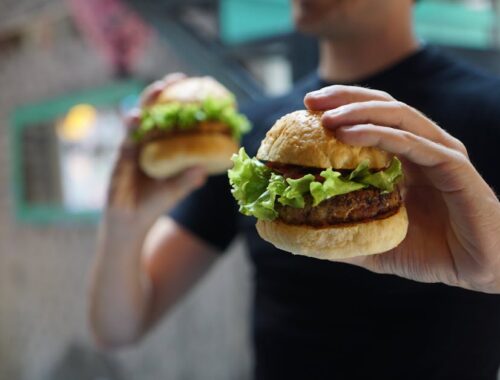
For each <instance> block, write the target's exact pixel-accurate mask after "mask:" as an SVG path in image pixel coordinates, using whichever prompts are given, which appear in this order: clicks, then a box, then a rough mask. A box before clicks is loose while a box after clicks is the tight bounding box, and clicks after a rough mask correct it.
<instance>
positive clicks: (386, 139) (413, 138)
mask: <svg viewBox="0 0 500 380" xmlns="http://www.w3.org/2000/svg"><path fill="white" fill-rule="evenodd" d="M335 135H336V137H337V138H338V139H339V140H341V141H342V142H344V143H346V144H350V145H355V146H366V147H367V146H374V147H378V148H380V149H383V150H385V151H388V152H390V153H393V154H396V155H399V156H401V157H403V158H405V159H407V160H408V161H410V162H412V163H414V164H417V165H419V166H421V167H423V169H424V170H425V173H426V175H427V177H428V178H429V180H430V181H431V182H432V183H433V184H434V186H435V187H436V188H437V189H438V190H440V191H442V192H444V193H451V192H458V191H461V190H463V189H464V188H466V187H467V186H469V185H470V184H471V183H470V180H468V179H467V178H470V170H471V164H470V162H469V161H468V160H467V158H466V157H465V156H464V155H463V154H462V153H460V152H458V151H456V150H453V149H450V148H448V147H445V146H443V145H441V144H438V143H435V142H433V141H431V140H428V139H425V138H423V137H421V136H418V135H415V134H413V133H410V132H407V131H402V130H397V129H394V128H389V127H381V126H376V125H371V124H365V125H355V126H350V127H340V128H338V129H337V130H336V132H335Z"/></svg>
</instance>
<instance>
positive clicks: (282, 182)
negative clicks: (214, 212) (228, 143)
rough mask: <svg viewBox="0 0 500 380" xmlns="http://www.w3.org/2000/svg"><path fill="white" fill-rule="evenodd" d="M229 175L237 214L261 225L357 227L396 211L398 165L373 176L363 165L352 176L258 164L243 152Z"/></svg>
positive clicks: (398, 201) (332, 171) (281, 165)
mask: <svg viewBox="0 0 500 380" xmlns="http://www.w3.org/2000/svg"><path fill="white" fill-rule="evenodd" d="M233 162H234V167H233V168H232V169H231V170H229V172H228V174H229V181H230V184H231V186H232V194H233V196H234V197H235V199H236V200H237V201H238V204H239V206H240V212H241V213H243V214H245V215H250V216H255V217H256V218H258V219H263V220H275V219H279V220H281V221H282V222H284V223H287V224H294V225H310V226H314V227H323V226H330V225H335V224H346V223H355V222H356V223H359V222H362V221H367V220H373V219H379V218H385V217H387V216H390V215H392V214H394V213H396V212H397V210H398V209H399V207H400V206H401V196H400V194H399V190H398V188H397V183H398V182H399V181H400V180H401V179H402V176H403V174H402V168H401V162H400V161H399V160H398V159H397V158H396V157H394V158H393V159H392V161H391V163H390V165H389V166H388V167H387V168H385V169H383V170H377V171H372V170H370V169H369V163H368V162H367V161H365V162H362V163H360V164H359V165H358V167H357V168H356V169H354V170H352V171H345V170H343V171H336V170H333V169H331V168H330V169H326V170H325V169H317V168H305V167H300V166H296V165H283V164H279V163H272V162H268V163H262V162H260V161H259V160H257V159H256V158H250V157H249V156H248V155H247V154H246V152H245V150H244V149H243V148H242V149H241V150H240V152H239V154H237V155H234V156H233Z"/></svg>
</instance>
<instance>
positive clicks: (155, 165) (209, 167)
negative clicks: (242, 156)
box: [139, 76, 239, 179]
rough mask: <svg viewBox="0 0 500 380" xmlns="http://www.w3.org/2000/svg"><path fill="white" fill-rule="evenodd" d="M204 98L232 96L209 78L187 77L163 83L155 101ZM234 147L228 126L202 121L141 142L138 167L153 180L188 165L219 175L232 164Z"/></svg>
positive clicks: (179, 170) (194, 101)
mask: <svg viewBox="0 0 500 380" xmlns="http://www.w3.org/2000/svg"><path fill="white" fill-rule="evenodd" d="M207 98H212V99H215V100H222V99H230V100H231V101H233V99H234V97H233V95H232V94H231V93H230V92H229V90H228V89H227V88H226V87H224V86H223V85H222V84H220V83H219V82H217V81H216V80H215V79H213V78H212V77H209V76H204V77H188V78H184V79H181V80H179V81H178V82H175V83H173V84H171V85H169V86H167V87H166V88H165V89H164V90H163V92H162V93H161V94H160V95H158V98H157V99H156V100H155V104H160V103H162V104H164V103H171V102H177V103H183V104H193V103H201V102H203V101H204V100H205V99H207ZM233 103H234V105H235V106H236V103H235V102H234V101H233ZM238 148H239V143H238V141H236V139H234V138H233V137H232V136H231V135H230V130H229V126H225V125H224V124H222V123H220V122H211V121H206V122H201V123H199V124H198V125H197V126H196V127H194V128H193V129H192V130H191V131H189V132H178V133H173V134H171V135H167V136H165V137H162V138H159V139H156V140H152V141H149V142H146V143H144V144H143V146H142V147H141V152H140V154H139V166H140V167H141V169H142V170H143V171H144V173H146V174H147V175H148V176H150V177H152V178H157V179H162V178H168V177H171V176H173V175H176V174H178V173H179V172H181V171H183V170H185V169H187V168H189V167H192V166H201V167H203V168H204V169H205V170H206V173H207V174H210V175H211V174H222V173H224V172H225V171H226V170H227V169H229V168H230V167H231V166H232V162H231V156H232V155H233V153H237V152H238Z"/></svg>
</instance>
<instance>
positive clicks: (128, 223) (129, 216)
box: [99, 209, 155, 245]
mask: <svg viewBox="0 0 500 380" xmlns="http://www.w3.org/2000/svg"><path fill="white" fill-rule="evenodd" d="M154 221H155V219H154V218H143V217H140V216H139V215H137V214H135V213H129V212H123V211H121V210H112V209H106V210H105V211H104V213H103V215H102V219H101V223H100V227H99V235H100V239H99V240H100V241H101V242H104V243H106V242H121V243H123V244H132V245H133V244H134V242H136V243H137V244H140V245H142V243H143V242H144V239H145V238H146V235H147V233H148V231H149V229H150V228H151V226H152V225H153V223H154Z"/></svg>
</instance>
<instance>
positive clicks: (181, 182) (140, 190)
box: [106, 73, 206, 225]
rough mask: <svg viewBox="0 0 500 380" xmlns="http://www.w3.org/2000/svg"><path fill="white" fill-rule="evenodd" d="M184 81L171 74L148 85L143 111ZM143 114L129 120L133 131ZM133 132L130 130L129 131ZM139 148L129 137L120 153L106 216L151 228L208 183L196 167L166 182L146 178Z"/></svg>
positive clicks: (134, 114) (142, 101)
mask: <svg viewBox="0 0 500 380" xmlns="http://www.w3.org/2000/svg"><path fill="white" fill-rule="evenodd" d="M183 78H185V75H184V74H180V73H174V74H169V75H167V76H166V77H165V78H163V79H162V80H160V81H157V82H154V83H153V84H151V85H149V86H148V87H147V88H146V89H145V90H144V92H143V94H142V96H141V104H140V105H141V107H144V106H148V105H149V104H151V103H152V102H154V100H155V99H156V97H157V96H158V95H159V94H160V93H161V92H162V91H163V89H165V87H167V86H170V85H172V84H173V83H175V82H177V81H179V80H181V79H183ZM139 116H140V110H139V109H136V110H134V111H132V112H131V113H130V114H129V115H128V116H127V118H126V124H127V125H128V126H129V127H131V126H133V125H135V124H136V123H138V122H139ZM129 130H130V128H129ZM138 155H139V146H138V145H137V144H136V143H135V142H134V141H133V140H132V139H131V138H130V135H129V134H127V136H126V137H125V140H124V141H123V143H122V144H121V147H120V150H119V152H118V158H117V160H116V163H115V166H114V169H113V172H112V175H111V180H110V185H109V191H108V199H107V204H106V215H107V216H110V215H113V216H117V217H119V218H120V219H123V218H126V219H128V220H129V221H140V222H142V223H147V224H148V225H150V224H152V223H153V222H154V221H155V220H156V219H157V218H158V217H160V216H161V215H162V214H163V213H165V212H166V211H168V210H170V209H171V208H172V207H174V206H175V205H176V204H177V203H178V202H179V201H180V200H181V199H182V198H184V197H185V196H187V195H188V194H189V193H190V192H191V191H193V190H194V189H196V188H198V187H200V186H201V185H203V184H204V182H205V180H206V174H205V172H204V170H203V168H200V167H193V168H189V169H187V170H185V171H184V172H182V173H180V174H178V175H176V176H174V177H171V178H167V179H165V180H156V179H152V178H150V177H148V176H146V175H145V174H144V173H143V172H142V170H141V169H140V167H139V164H138Z"/></svg>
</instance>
